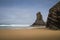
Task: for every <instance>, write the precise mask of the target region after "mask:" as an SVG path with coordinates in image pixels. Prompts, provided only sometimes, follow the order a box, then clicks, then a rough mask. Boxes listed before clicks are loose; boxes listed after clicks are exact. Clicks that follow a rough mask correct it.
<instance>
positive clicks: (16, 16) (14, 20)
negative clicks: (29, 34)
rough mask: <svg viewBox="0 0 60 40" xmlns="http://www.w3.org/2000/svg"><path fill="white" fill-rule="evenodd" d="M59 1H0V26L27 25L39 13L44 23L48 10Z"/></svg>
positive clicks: (31, 22) (33, 20) (32, 21)
mask: <svg viewBox="0 0 60 40" xmlns="http://www.w3.org/2000/svg"><path fill="white" fill-rule="evenodd" d="M58 1H59V0H0V24H23V25H24V24H27V25H31V24H33V23H34V22H35V20H36V13H37V12H41V14H42V16H43V20H44V21H45V22H46V20H47V16H48V13H49V9H50V8H51V7H52V6H53V5H55V4H56V3H57V2H58Z"/></svg>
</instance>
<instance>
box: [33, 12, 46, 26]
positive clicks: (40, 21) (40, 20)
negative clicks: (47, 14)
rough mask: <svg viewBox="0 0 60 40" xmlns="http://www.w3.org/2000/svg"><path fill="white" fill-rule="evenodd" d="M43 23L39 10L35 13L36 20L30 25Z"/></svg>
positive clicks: (42, 24)
mask: <svg viewBox="0 0 60 40" xmlns="http://www.w3.org/2000/svg"><path fill="white" fill-rule="evenodd" d="M44 25H45V23H44V21H43V19H42V15H41V13H40V12H38V13H37V14H36V21H35V22H34V23H33V24H32V26H44Z"/></svg>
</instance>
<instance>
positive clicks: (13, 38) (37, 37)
mask: <svg viewBox="0 0 60 40" xmlns="http://www.w3.org/2000/svg"><path fill="white" fill-rule="evenodd" d="M58 39H60V31H59V30H49V29H44V28H43V29H38V28H32V29H0V40H58Z"/></svg>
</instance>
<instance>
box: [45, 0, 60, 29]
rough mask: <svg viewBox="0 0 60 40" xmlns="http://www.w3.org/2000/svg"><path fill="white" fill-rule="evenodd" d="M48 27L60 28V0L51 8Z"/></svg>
mask: <svg viewBox="0 0 60 40" xmlns="http://www.w3.org/2000/svg"><path fill="white" fill-rule="evenodd" d="M46 27H47V28H49V29H60V1H59V2H58V3H57V4H56V5H54V6H53V7H52V8H51V9H50V10H49V14H48V18H47V24H46Z"/></svg>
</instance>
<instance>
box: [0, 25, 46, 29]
mask: <svg viewBox="0 0 60 40" xmlns="http://www.w3.org/2000/svg"><path fill="white" fill-rule="evenodd" d="M32 28H45V26H36V27H31V26H30V25H0V29H32Z"/></svg>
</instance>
